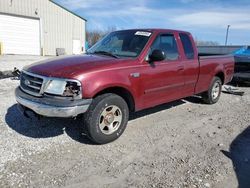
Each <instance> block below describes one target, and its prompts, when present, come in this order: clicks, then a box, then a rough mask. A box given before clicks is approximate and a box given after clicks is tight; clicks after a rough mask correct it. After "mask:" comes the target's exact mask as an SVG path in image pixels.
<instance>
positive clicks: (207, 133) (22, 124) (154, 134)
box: [0, 79, 250, 188]
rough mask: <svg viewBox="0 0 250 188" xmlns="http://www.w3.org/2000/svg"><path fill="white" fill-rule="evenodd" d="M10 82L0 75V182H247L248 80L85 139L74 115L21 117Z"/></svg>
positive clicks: (40, 184)
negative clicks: (211, 100)
mask: <svg viewBox="0 0 250 188" xmlns="http://www.w3.org/2000/svg"><path fill="white" fill-rule="evenodd" d="M17 85H18V81H16V80H11V79H3V80H0V99H1V102H0V130H1V132H0V138H1V139H0V153H1V155H0V187H89V188H93V187H119V188H120V187H192V188H194V187H238V184H240V187H250V180H249V177H250V120H249V117H250V88H246V87H243V88H241V89H242V90H244V91H245V92H246V94H245V95H244V96H243V97H241V96H234V95H229V94H222V96H221V99H220V101H219V102H218V103H217V104H215V105H205V104H202V103H201V101H200V100H199V99H198V98H195V97H191V98H188V99H186V100H179V101H176V102H173V103H170V104H166V105H162V106H159V107H157V108H153V109H149V110H145V111H142V112H138V113H136V114H134V115H133V116H132V117H131V120H130V121H129V125H128V127H127V129H126V131H125V133H124V134H123V135H122V136H121V137H120V138H119V139H118V140H117V141H115V142H113V143H110V144H107V145H92V144H91V143H90V142H89V141H88V140H87V139H86V138H85V137H84V136H81V135H80V134H79V126H80V124H81V121H80V120H76V121H75V120H72V119H47V118H46V119H42V120H41V121H38V120H35V119H32V120H30V119H26V118H24V117H23V116H22V115H21V114H20V113H19V112H18V110H17V107H16V104H15V99H14V88H15V87H16V86H17ZM233 164H234V166H235V168H234V167H233ZM237 177H238V178H237Z"/></svg>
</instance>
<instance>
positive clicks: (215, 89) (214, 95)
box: [212, 82, 220, 99]
mask: <svg viewBox="0 0 250 188" xmlns="http://www.w3.org/2000/svg"><path fill="white" fill-rule="evenodd" d="M219 94H220V84H219V83H218V82H215V83H214V86H213V88H212V98H213V99H216V98H217V97H218V96H219Z"/></svg>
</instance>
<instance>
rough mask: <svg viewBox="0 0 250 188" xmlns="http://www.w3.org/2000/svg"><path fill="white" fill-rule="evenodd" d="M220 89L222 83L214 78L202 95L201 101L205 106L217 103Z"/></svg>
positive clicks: (217, 78)
mask: <svg viewBox="0 0 250 188" xmlns="http://www.w3.org/2000/svg"><path fill="white" fill-rule="evenodd" d="M221 89H222V81H221V79H220V78H219V77H217V76H215V77H214V78H213V80H212V82H211V84H210V86H209V89H208V91H206V92H205V93H203V94H202V99H203V101H204V102H205V103H207V104H215V103H216V102H218V100H219V98H220V95H221Z"/></svg>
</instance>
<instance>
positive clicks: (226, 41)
mask: <svg viewBox="0 0 250 188" xmlns="http://www.w3.org/2000/svg"><path fill="white" fill-rule="evenodd" d="M229 27H230V25H227V34H226V41H225V46H226V45H227V39H228V32H229Z"/></svg>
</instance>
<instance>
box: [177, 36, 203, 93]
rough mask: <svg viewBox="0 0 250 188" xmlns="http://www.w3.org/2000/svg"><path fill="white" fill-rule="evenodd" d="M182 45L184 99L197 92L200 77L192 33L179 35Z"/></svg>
mask: <svg viewBox="0 0 250 188" xmlns="http://www.w3.org/2000/svg"><path fill="white" fill-rule="evenodd" d="M179 37H180V41H181V44H182V48H181V49H183V50H182V57H183V58H182V59H183V65H184V82H185V85H184V88H183V97H187V96H191V95H193V94H194V92H195V86H196V83H197V80H198V77H199V69H200V66H199V61H198V53H197V50H196V48H195V43H194V40H193V38H192V36H191V34H190V33H179Z"/></svg>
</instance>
